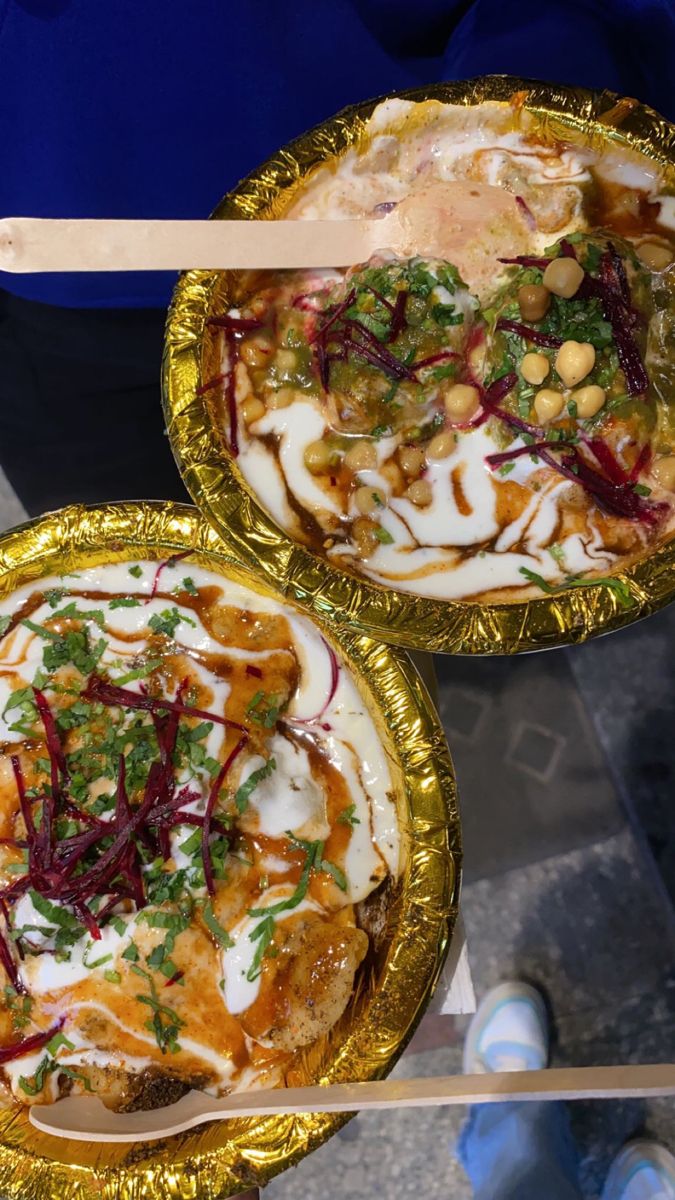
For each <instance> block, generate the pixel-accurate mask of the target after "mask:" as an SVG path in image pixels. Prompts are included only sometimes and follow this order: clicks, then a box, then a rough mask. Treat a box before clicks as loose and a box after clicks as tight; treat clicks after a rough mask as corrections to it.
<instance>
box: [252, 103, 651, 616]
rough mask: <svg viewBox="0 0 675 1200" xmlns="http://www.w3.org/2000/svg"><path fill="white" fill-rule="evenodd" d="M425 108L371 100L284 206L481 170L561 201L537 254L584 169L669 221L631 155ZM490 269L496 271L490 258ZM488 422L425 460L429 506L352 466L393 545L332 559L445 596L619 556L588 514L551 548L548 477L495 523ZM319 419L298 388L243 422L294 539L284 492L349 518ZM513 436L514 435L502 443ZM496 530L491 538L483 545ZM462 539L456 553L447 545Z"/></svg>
mask: <svg viewBox="0 0 675 1200" xmlns="http://www.w3.org/2000/svg"><path fill="white" fill-rule="evenodd" d="M422 107H424V108H425V110H426V114H427V115H426V117H425V119H424V121H423V122H420V120H419V119H418V117H419V112H420V111H421V106H419V105H416V104H415V103H413V102H411V101H403V100H398V99H394V100H387V101H385V102H384V103H382V104H380V105H379V106H378V107H377V108H376V109H375V111H374V113H373V115H372V117H371V118H370V120H369V122H368V126H367V138H368V142H369V144H368V146H367V148H366V149H365V151H363V150H361V149H360V148H356V149H351V150H348V151H347V152H346V153H345V154H344V155H343V156H342V157H341V158H340V159H339V160H338V162H337V164H331V165H330V166H327V167H325V168H322V169H321V170H319V171H318V172H316V173H315V174H314V175H313V176H312V178H311V179H310V180H309V181H308V183H307V184H306V185H305V186H304V188H303V189H302V190H301V192H300V194H299V195H298V196H297V197H296V199H295V201H294V203H293V206H292V207H291V209H290V211H289V213H288V214H287V215H289V216H291V217H296V218H298V219H316V218H329V219H340V218H344V217H345V216H354V215H364V214H368V213H371V212H372V211H373V209H374V207H375V205H377V204H378V203H383V202H385V201H388V202H391V201H398V200H400V199H402V198H403V197H404V196H407V195H409V194H410V193H414V192H415V190H417V189H419V188H423V187H426V186H427V185H428V183H429V180H430V178H432V177H433V178H436V179H443V180H452V179H465V178H479V179H481V180H482V181H483V182H487V183H490V184H492V185H495V186H506V187H507V188H509V189H510V190H517V187H516V185H517V183H518V180H520V183H521V185H522V187H523V189H525V188H527V189H529V188H534V189H535V192H534V196H535V200H533V204H534V203H535V201H536V202H537V203H541V204H542V206H543V207H542V214H544V210H546V212H548V211H549V210H550V206H551V205H556V204H557V205H558V207H559V209H560V212H559V221H558V224H557V225H556V227H555V234H552V233H551V232H550V231H548V232H542V231H541V230H540V231H535V232H533V234H532V245H531V249H530V252H531V253H533V254H537V253H541V252H542V251H543V250H544V247H545V246H546V245H548V244H549V243H550V242H551V241H552V240H553V238H554V237H560V236H562V235H564V234H565V233H567V232H569V231H571V230H573V229H583V228H585V227H586V224H585V220H584V217H583V198H584V189H585V187H586V186H587V185H588V184H589V182H590V180H591V178H592V176H591V173H590V168H591V167H592V168H593V170H596V171H598V172H599V173H603V172H604V173H605V175H606V177H607V178H609V179H613V180H615V181H618V182H622V183H624V184H625V185H626V186H632V187H635V188H639V189H640V190H642V191H643V192H644V193H645V194H648V195H649V196H650V198H653V199H659V200H660V201H661V217H660V220H661V222H662V223H663V224H664V225H668V226H672V227H675V208H674V207H673V206H674V205H675V201H674V200H673V198H672V197H663V196H660V194H659V186H660V183H661V172H660V168H659V167H658V165H657V164H655V163H653V162H651V161H650V160H648V159H646V158H644V157H642V156H641V155H639V154H637V153H634V152H632V153H631V152H628V151H626V152H625V153H624V152H623V151H622V152H621V153H619V152H618V151H616V152H614V151H608V152H607V153H605V154H603V155H602V156H601V155H599V154H598V153H597V152H595V151H593V150H591V149H590V148H588V147H576V146H575V147H563V148H562V149H561V148H560V147H558V146H541V145H538V144H536V143H534V142H533V141H530V140H528V132H529V130H528V125H527V118H526V117H525V118H524V121H525V124H524V125H523V126H522V127H521V128H520V129H515V130H514V129H513V128H512V124H513V119H512V112H511V110H510V109H509V107H508V106H506V105H501V104H493V103H487V104H483V105H479V106H477V107H475V108H469V109H467V108H464V107H460V106H454V105H443V104H440V103H438V104H432V105H426V106H422ZM476 172H477V174H476ZM542 188H545V192H542ZM537 189H538V190H537ZM542 196H544V199H543V200H542V199H541V197H542ZM495 270H496V272H499V270H500V268H499V266H498V264H495ZM499 282H500V280H499V276H498V274H496V275H495V278H494V279H493V281H492V284H493V286H497V285H498V284H499ZM491 426H492V422H491V423H489V424H488V425H487V426H483V427H481V428H477V429H475V430H469V431H466V432H460V433H458V435H457V447H456V450H455V452H454V453H453V454H452V456H451V457H450V458H447V459H445V460H442V461H439V462H435V463H432V464H431V465H430V466H429V468H428V470H427V472H426V473H425V479H426V480H428V482H429V483H430V484H431V486H432V489H433V499H432V502H431V504H430V505H429V506H428V507H427V508H418V507H416V506H415V505H414V504H412V503H410V502H409V501H408V500H406V499H396V498H392V497H391V496H390V492H391V488H390V486H389V484H388V483H387V481H386V480H385V479H384V478H383V477H382V475H381V474H380V473H379V471H368V472H364V473H362V474H361V476H360V478H359V482H360V483H367V484H369V485H370V484H372V485H373V487H374V488H377V490H378V491H379V492H381V494H382V495H383V497H384V498H385V499H386V501H387V506H386V507H385V508H384V509H383V510H382V511H381V513H378V521H379V523H380V524H381V526H382V527H383V528H384V529H385V530H386V531H387V533H389V534H390V535H391V537H392V538H393V541H392V542H391V543H390V544H382V545H380V546H378V547H377V549H376V550H375V551H374V552H373V553H372V554H371V555H370V556H369V557H368V558H367V559H366V560H361V559H359V558H358V557H357V556H356V554H355V549H354V546H353V545H352V543H351V542H344V541H341V540H340V539H339V538H337V539H336V540H335V544H334V545H332V546H331V545H328V546H327V547H326V553H327V554H328V557H329V559H331V560H332V561H334V562H336V563H341V564H345V565H350V566H352V567H353V568H354V569H355V570H356V571H357V572H359V573H361V574H365V575H366V576H368V577H369V578H370V579H372V580H374V581H376V582H378V583H382V584H385V585H388V586H392V587H395V588H396V589H398V590H401V591H406V592H411V593H414V594H420V595H425V596H430V597H436V598H438V599H446V600H451V599H461V598H463V597H468V596H478V595H480V594H481V593H484V592H487V591H490V590H493V589H506V588H522V587H523V586H524V579H523V575H522V574H521V569H522V568H526V569H527V570H529V571H533V572H536V573H537V574H539V575H541V576H542V577H543V578H544V579H545V580H547V581H549V582H552V583H559V582H561V581H562V580H563V579H564V578H565V577H567V576H570V575H576V574H578V573H583V572H588V571H591V570H595V571H597V570H600V569H608V568H611V566H612V564H613V563H614V562H615V561H616V555H614V554H613V553H612V552H610V551H609V550H607V549H604V548H603V546H602V542H601V538H600V535H599V533H598V530H597V528H596V526H595V524H594V522H593V518H592V516H589V517H588V529H587V532H586V533H585V534H584V535H583V536H581V535H580V534H579V533H573V534H570V535H569V536H567V537H565V538H562V539H560V540H559V541H558V543H557V546H558V547H559V549H558V548H556V557H555V558H554V557H553V556H552V555H551V554H550V553H549V550H548V548H547V547H548V545H549V544H550V543H551V541H552V540H553V536H554V534H555V531H556V528H557V526H558V523H559V516H560V510H559V505H560V501H561V499H562V498H563V497H564V496H565V494H566V493H567V492H568V491H569V486H570V485H569V484H568V483H565V482H560V481H556V482H555V484H554V485H551V486H546V487H542V489H541V490H540V491H533V492H532V499H531V500H530V501H529V503H528V505H527V508H526V510H525V512H523V513H522V515H521V516H520V517H518V518H517V519H516V520H515V521H513V522H512V523H511V524H510V525H508V526H507V527H506V528H504V529H502V530H501V532H499V528H498V524H497V493H496V489H495V485H494V483H493V477H492V472H491V471H490V469H489V467H488V465H487V464H486V461H485V459H486V456H487V455H488V454H490V453H494V452H495V450H496V449H498V448H500V447H498V446H497V445H496V444H495V442H494V440H493V438H492V436H491ZM327 428H328V417H327V415H326V412H325V409H324V406H323V405H322V402H321V401H320V400H318V399H316V398H313V397H311V396H303V397H302V398H298V399H297V400H296V401H294V402H293V403H291V405H290V406H288V407H286V408H283V409H279V410H273V411H268V412H267V414H266V415H265V416H263V417H262V418H261V419H260V420H258V421H257V422H254V423H253V424H252V425H250V426H249V428H248V429H246V428H243V429H241V431H240V440H241V448H240V454H239V459H238V464H239V467H240V469H241V471H242V473H243V475H244V477H245V479H246V480H247V481H248V483H249V484H250V485H251V487H252V488H253V489H254V490H256V491H257V493H258V495H259V497H260V499H261V500H262V502H263V504H264V505H265V506H266V507H267V509H268V511H269V512H270V513H271V515H272V516H273V517H274V519H275V520H276V521H277V522H278V524H279V525H281V526H282V527H283V528H285V529H287V530H289V531H290V532H291V533H293V534H294V535H296V536H302V532H301V528H300V524H299V521H298V517H297V515H296V513H295V512H293V511H292V509H291V506H290V505H289V502H288V493H289V492H290V493H291V494H292V495H293V496H294V497H295V499H296V501H298V502H299V504H300V505H301V506H302V507H303V508H304V509H305V510H306V511H307V512H308V513H309V514H311V515H312V516H313V517H314V518H315V520H317V521H318V523H319V525H320V527H321V528H322V529H323V530H324V531H325V533H326V535H327V536H328V535H331V534H332V533H333V531H334V528H335V521H336V519H338V520H339V519H341V518H342V519H344V518H350V519H351V518H353V517H355V516H357V515H358V514H357V511H356V509H355V507H354V502H353V498H352V501H351V507H350V509H349V510H348V511H347V512H345V511H343V510H342V508H341V507H340V501H339V498H337V499H336V497H335V493H331V495H328V494H327V492H326V491H325V490H324V489H323V488H322V487H321V486H320V484H319V483H318V482H317V480H316V478H315V477H314V476H313V475H312V474H311V473H310V472H309V471H308V470H307V468H306V466H305V463H304V451H305V449H306V447H307V446H308V445H309V444H310V443H311V442H313V441H316V440H319V439H321V438H322V436H323V435H324V433H325V432H326V429H327ZM270 434H273V435H274V439H273V440H274V442H275V445H276V446H277V447H278V450H277V453H275V451H274V449H273V448H272V447H271V446H270V445H268V444H264V443H263V442H261V441H259V440H258V439H259V437H261V436H262V435H270ZM375 444H376V445H377V449H378V461H379V462H380V463H382V462H383V460H384V458H386V457H387V456H388V455H389V454H391V453H392V451H393V448H394V447H395V444H396V443H395V441H394V440H393V439H386V442H381V443H379V444H378V443H375ZM519 444H520V442H519V440H515V441H514V443H513V445H514V446H518V445H519ZM537 467H539V468H540V467H541V464H537V465H535V466H532V464H531V461H530V459H529V457H527V456H526V457H525V458H523V459H520V460H518V461H517V463H516V466H515V469H514V470H513V471H512V474H511V476H510V478H511V479H512V480H513V481H514V482H518V483H522V484H526V483H527V479H528V476H529V475H530V474H532V472H533V471H534V470H537ZM453 471H458V472H460V473H461V481H462V489H463V491H464V495H465V497H466V500H467V502H468V504H469V506H470V511H468V512H461V511H460V510H459V508H458V506H457V503H456V500H455V497H454V490H453V486H452V481H451V474H452V472H453ZM497 478H498V477H497ZM497 534H499V536H498V538H497V540H496V541H493V545H492V546H490V547H489V548H485V545H486V542H488V541H489V540H491V539H495V537H496V535H497ZM460 547H461V548H463V551H464V553H462V554H460V553H459V552H458V550H459V548H460Z"/></svg>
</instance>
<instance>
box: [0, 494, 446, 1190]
mask: <svg viewBox="0 0 675 1200" xmlns="http://www.w3.org/2000/svg"><path fill="white" fill-rule="evenodd" d="M181 551H188V552H189V553H190V559H191V560H192V561H194V562H196V563H198V564H199V565H201V566H203V567H206V568H208V569H211V570H213V571H215V572H217V573H218V574H221V575H223V576H224V577H225V578H228V577H229V578H232V579H234V580H236V581H237V582H239V583H241V584H244V585H245V586H247V587H249V588H252V589H253V590H254V591H259V592H262V593H263V594H266V595H270V596H272V597H273V598H276V599H277V600H281V599H282V597H281V596H280V595H279V592H278V589H273V588H271V587H270V586H269V585H267V584H265V583H263V582H261V581H260V580H259V578H258V579H257V580H256V578H255V577H252V574H251V571H250V569H249V568H248V566H247V565H246V563H245V562H242V560H241V559H240V558H239V557H238V556H237V555H236V554H235V553H234V552H233V551H232V550H230V549H228V548H226V547H224V546H223V544H222V542H221V541H220V539H219V538H218V536H217V535H216V533H215V532H214V531H213V529H212V528H211V527H210V526H209V525H208V523H207V522H206V521H205V520H204V519H203V518H202V517H200V515H199V514H198V513H197V512H196V510H195V509H193V508H190V507H188V506H186V505H178V504H169V503H161V502H155V503H152V502H151V503H140V502H139V503H129V504H110V505H101V506H98V507H93V508H85V507H72V508H66V509H63V510H61V511H60V512H56V513H52V514H49V515H48V516H46V517H42V518H39V519H38V520H35V521H32V522H30V523H29V524H26V525H22V526H20V527H18V528H17V529H14V530H9V531H8V532H7V533H4V534H3V535H2V536H0V596H6V595H8V594H10V593H11V592H13V591H14V590H15V589H17V588H18V587H21V586H23V585H24V584H27V583H29V582H31V581H32V580H35V581H36V583H37V581H39V580H40V579H41V578H44V577H45V576H47V575H51V574H63V573H67V572H76V571H77V570H78V568H79V567H84V566H85V565H87V566H94V565H97V564H101V563H106V562H124V561H130V562H133V561H137V560H138V559H139V558H148V559H152V560H156V561H161V560H163V559H166V558H169V557H171V555H173V554H176V553H179V552H181ZM314 619H315V621H316V623H317V625H318V626H319V627H320V628H321V631H322V633H323V634H324V636H325V637H326V638H327V639H328V640H329V641H331V642H332V643H333V644H334V645H335V648H336V650H337V651H338V653H339V654H340V656H341V657H342V658H343V659H344V661H345V662H346V664H347V667H348V668H349V669H350V671H351V673H352V676H353V678H354V680H355V683H356V685H357V687H358V688H359V690H360V691H361V693H362V694H363V695H364V697H365V699H366V702H367V703H368V706H369V709H370V711H371V713H372V716H373V718H374V720H375V722H376V726H377V728H378V732H379V734H380V736H381V738H382V741H383V744H384V745H385V747H386V749H387V752H388V757H389V761H390V766H391V771H392V778H393V781H394V791H395V793H396V800H397V806H398V813H399V823H400V827H401V833H402V844H403V848H404V855H403V869H402V873H401V876H400V879H399V881H398V883H397V885H396V887H395V889H394V892H393V895H392V898H391V901H390V903H389V905H388V907H387V918H386V931H385V936H384V938H383V939H382V943H381V945H380V948H379V949H378V950H376V951H375V953H374V955H373V957H372V962H371V964H370V966H369V967H368V969H367V970H366V971H365V972H363V973H362V974H361V976H360V977H359V981H358V984H357V988H356V991H355V994H354V997H353V1000H352V1001H351V1002H350V1005H349V1007H348V1009H347V1010H346V1012H345V1014H344V1015H343V1017H342V1019H341V1020H340V1022H339V1023H338V1025H337V1026H336V1027H335V1028H334V1029H333V1030H332V1031H331V1033H330V1035H329V1036H328V1037H327V1038H325V1039H323V1040H321V1041H320V1042H319V1043H318V1044H317V1045H316V1046H313V1047H310V1049H309V1052H308V1053H307V1054H306V1056H305V1057H304V1058H302V1059H301V1061H300V1066H299V1072H300V1078H299V1080H298V1082H305V1083H310V1082H312V1083H317V1082H321V1083H337V1082H341V1081H347V1080H365V1079H375V1078H379V1077H381V1076H383V1075H386V1074H387V1073H388V1072H389V1071H390V1070H391V1067H392V1066H393V1064H394V1063H395V1061H396V1059H397V1058H398V1056H399V1054H400V1053H401V1051H402V1050H403V1049H404V1047H405V1045H406V1043H407V1041H408V1039H409V1037H410V1036H411V1034H412V1032H413V1030H414V1028H415V1026H416V1024H417V1021H418V1020H419V1018H420V1016H421V1015H422V1013H423V1011H424V1007H425V1005H426V1003H427V1001H428V999H429V997H430V995H431V993H432V991H433V987H434V985H435V983H436V980H437V978H438V975H439V972H440V970H441V967H442V965H443V961H444V958H445V952H446V950H447V947H448V945H449V942H450V939H451V937H452V931H453V928H454V924H455V920H456V915H457V901H458V894H459V882H460V861H461V839H460V827H459V815H458V811H457V800H456V790H455V780H454V774H453V770H452V764H451V762H450V758H449V755H448V751H447V746H446V744H445V737H444V734H443V731H442V729H441V726H440V723H439V720H438V716H437V713H436V711H435V708H434V706H433V704H432V702H431V700H430V699H429V696H428V694H427V692H426V690H425V688H424V686H423V685H422V684H421V682H420V680H419V677H418V676H417V673H416V672H415V670H414V668H413V667H412V666H411V664H410V662H409V660H408V659H407V657H406V656H405V655H402V654H400V653H398V652H396V651H394V650H391V649H389V648H388V647H386V646H383V645H382V644H381V643H378V642H375V641H373V640H371V639H370V638H367V637H364V636H362V635H360V634H358V633H356V632H351V633H350V632H348V631H346V630H339V631H337V634H336V630H335V628H334V627H332V628H331V627H329V623H328V622H327V621H325V620H324V619H323V618H321V617H317V618H314ZM4 1103H5V1104H7V1101H6V1100H5V1102H4ZM344 1120H345V1118H344V1117H341V1116H335V1115H332V1116H331V1115H327V1114H320V1113H315V1114H310V1115H301V1116H276V1117H264V1118H260V1119H254V1120H251V1119H247V1120H237V1121H228V1122H221V1123H214V1124H211V1125H203V1126H201V1127H200V1128H198V1129H195V1130H192V1131H190V1132H189V1133H186V1134H182V1135H179V1136H177V1137H173V1138H170V1139H168V1140H164V1141H157V1142H147V1143H141V1144H138V1145H136V1146H134V1145H118V1146H115V1145H114V1144H98V1145H96V1144H94V1143H92V1144H89V1143H87V1142H73V1141H66V1140H62V1139H59V1138H51V1137H49V1136H47V1135H45V1134H41V1133H38V1132H37V1131H36V1130H35V1129H34V1128H33V1127H32V1126H31V1125H30V1123H29V1121H28V1117H27V1112H26V1109H22V1108H21V1107H20V1106H19V1105H15V1104H13V1103H10V1104H8V1105H7V1107H0V1195H2V1197H3V1198H4V1200H24V1198H25V1200H27V1198H28V1197H30V1198H31V1200H54V1198H55V1197H58V1200H94V1198H95V1197H96V1198H97V1200H139V1198H140V1197H143V1198H144V1200H194V1198H195V1197H199V1200H222V1198H224V1197H227V1196H232V1195H234V1194H236V1193H237V1192H240V1191H243V1190H245V1189H247V1188H250V1187H255V1186H258V1185H262V1184H264V1183H266V1182H267V1181H268V1180H269V1179H271V1178H272V1176H274V1175H276V1174H277V1173H278V1172H279V1171H282V1170H284V1169H285V1168H286V1167H288V1166H291V1165H293V1164H295V1163H297V1162H298V1161H299V1160H300V1159H301V1158H303V1157H304V1155H306V1154H308V1153H310V1152H311V1151H312V1150H314V1149H316V1147H317V1146H319V1145H320V1144H321V1143H322V1142H324V1141H325V1140H326V1139H327V1138H328V1137H330V1136H331V1134H333V1133H335V1132H336V1130H337V1129H338V1128H339V1127H340V1125H341V1124H343V1123H344Z"/></svg>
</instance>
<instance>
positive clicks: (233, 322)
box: [197, 313, 261, 458]
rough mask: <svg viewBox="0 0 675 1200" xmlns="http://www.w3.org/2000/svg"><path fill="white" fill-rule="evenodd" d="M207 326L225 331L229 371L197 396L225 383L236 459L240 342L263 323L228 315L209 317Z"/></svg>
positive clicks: (211, 382)
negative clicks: (236, 380)
mask: <svg viewBox="0 0 675 1200" xmlns="http://www.w3.org/2000/svg"><path fill="white" fill-rule="evenodd" d="M206 324H207V325H208V326H210V327H211V328H212V329H219V330H222V331H223V334H224V337H225V345H226V346H227V370H226V371H225V372H224V373H223V374H222V375H220V376H218V377H217V380H216V381H213V380H211V381H209V383H208V384H204V385H203V386H202V387H201V388H199V390H198V392H197V395H198V396H199V395H203V394H204V392H207V391H209V390H210V389H211V386H212V385H213V386H216V382H224V383H225V399H226V403H227V415H228V422H229V426H230V450H231V452H232V454H233V455H234V457H235V458H236V457H237V455H238V454H239V430H238V425H237V400H236V395H235V367H236V365H237V362H238V360H239V341H240V339H241V337H242V335H243V334H245V333H251V332H253V330H254V329H260V328H261V322H260V321H258V319H257V318H256V317H233V316H230V315H229V313H226V314H225V315H224V316H222V317H209V318H208V320H207V322H206Z"/></svg>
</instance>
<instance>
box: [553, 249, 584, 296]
mask: <svg viewBox="0 0 675 1200" xmlns="http://www.w3.org/2000/svg"><path fill="white" fill-rule="evenodd" d="M583 277H584V268H583V267H582V266H580V265H579V263H578V262H577V260H576V258H554V259H553V262H550V263H549V264H548V266H547V268H546V270H545V271H544V278H543V284H544V287H546V288H548V290H549V292H553V295H554V296H562V298H563V300H570V299H571V298H572V296H576V294H577V292H578V291H579V288H580V287H581V281H582V279H583Z"/></svg>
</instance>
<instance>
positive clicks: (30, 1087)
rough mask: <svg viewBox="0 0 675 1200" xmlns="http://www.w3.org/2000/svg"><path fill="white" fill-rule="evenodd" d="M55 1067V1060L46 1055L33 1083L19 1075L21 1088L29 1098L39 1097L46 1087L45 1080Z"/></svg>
mask: <svg viewBox="0 0 675 1200" xmlns="http://www.w3.org/2000/svg"><path fill="white" fill-rule="evenodd" d="M55 1067H56V1063H55V1062H54V1060H53V1059H50V1058H48V1057H47V1056H46V1055H45V1057H44V1058H43V1059H42V1061H41V1062H40V1063H39V1065H38V1068H37V1070H36V1072H35V1074H34V1076H33V1082H32V1083H31V1081H30V1079H27V1078H26V1076H25V1075H19V1087H20V1088H21V1090H22V1091H23V1092H25V1093H26V1095H27V1096H37V1094H38V1092H41V1091H42V1089H43V1087H44V1085H45V1078H46V1077H47V1075H49V1074H50V1073H51V1072H52V1071H53V1070H54V1069H55Z"/></svg>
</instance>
